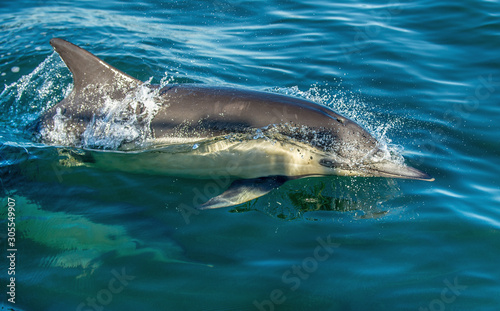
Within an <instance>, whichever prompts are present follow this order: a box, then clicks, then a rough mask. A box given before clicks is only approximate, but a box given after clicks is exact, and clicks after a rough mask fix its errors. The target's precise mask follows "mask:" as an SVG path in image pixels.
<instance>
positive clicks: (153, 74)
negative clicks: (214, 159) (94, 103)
mask: <svg viewBox="0 0 500 311" xmlns="http://www.w3.org/2000/svg"><path fill="white" fill-rule="evenodd" d="M499 12H500V3H498V2H497V1H479V0H470V1H459V2H456V1H438V2H436V1H413V2H403V1H377V2H370V3H363V2H359V1H347V2H344V3H331V2H329V1H282V0H281V1H225V0H219V1H165V2H160V1H155V0H150V1H141V2H132V1H93V0H89V1H83V0H76V1H45V2H41V1H28V0H20V1H15V2H14V1H12V2H5V1H4V2H1V3H0V29H1V31H0V43H1V44H0V83H1V84H2V85H3V87H2V93H1V95H0V110H1V115H0V181H1V183H0V185H1V187H0V189H1V197H2V203H1V208H2V209H1V210H0V214H1V215H2V221H1V225H0V237H1V238H2V239H1V241H2V245H1V246H0V254H1V256H0V257H1V258H2V259H1V260H0V284H1V286H2V288H4V290H3V292H2V293H0V301H1V302H2V304H3V305H2V310H11V309H13V310H498V308H499V306H500V269H499V267H498V258H500V243H499V241H500V178H499V177H498V176H499V175H500V168H499V165H498V159H499V156H500V147H499V144H498V133H499V130H500V126H499V119H498V116H499V115H500V106H499V102H500V58H499V53H498V52H499V51H500V13H499ZM53 37H61V38H65V39H67V40H69V41H71V42H73V43H75V44H78V45H80V46H82V47H84V48H86V49H88V50H90V51H91V52H93V53H94V54H96V55H98V56H99V57H101V58H102V59H104V60H105V61H107V62H109V63H110V64H112V65H114V66H116V67H118V68H119V69H121V70H123V71H125V72H127V73H128V74H130V75H132V76H134V77H136V78H138V79H141V80H143V81H147V80H151V83H160V82H163V83H166V81H167V82H170V83H194V82H195V83H204V84H209V85H227V86H234V87H244V88H249V89H254V90H265V91H273V92H279V93H285V94H290V95H292V96H299V97H303V98H308V99H311V100H314V101H316V102H319V103H321V104H324V105H327V106H329V107H331V108H333V109H335V110H336V111H338V112H340V113H342V114H344V115H346V116H349V117H351V118H352V119H354V120H356V121H357V122H359V123H360V124H362V125H363V126H365V128H367V129H368V130H369V131H370V132H372V133H373V134H374V135H375V136H376V137H378V138H380V139H382V140H384V141H385V142H386V143H388V144H389V145H390V146H391V148H392V149H393V150H397V151H398V152H399V153H400V154H402V155H403V156H404V157H405V158H406V161H407V163H408V164H410V165H412V166H415V167H417V168H419V169H421V170H423V171H426V172H428V173H429V174H431V175H432V176H433V177H435V178H436V180H435V181H434V182H432V183H428V182H419V181H407V180H392V179H376V178H356V177H352V178H351V177H328V178H314V179H302V180H297V181H293V182H290V183H287V184H286V185H284V186H283V187H281V188H279V189H278V190H275V191H273V192H271V193H270V194H268V195H266V196H264V197H262V198H260V199H257V200H254V201H251V202H249V203H246V204H242V205H240V206H236V207H232V208H225V209H219V210H209V211H195V210H193V209H192V208H191V207H192V206H194V204H196V203H199V201H203V200H206V199H207V198H209V197H211V196H213V195H216V194H218V193H220V192H222V191H223V188H224V187H225V186H226V185H225V184H224V183H223V182H221V181H219V180H205V181H203V180H193V179H182V178H175V177H164V176H151V175H138V174H126V173H120V172H112V171H102V170H97V169H93V168H91V167H86V166H75V165H61V162H62V161H64V160H65V159H66V157H65V155H64V154H62V153H61V152H62V151H61V150H58V149H56V148H54V147H50V146H44V145H40V144H35V143H33V142H31V140H30V136H29V135H28V134H27V133H26V131H25V127H26V126H27V125H29V124H30V123H31V122H32V121H33V120H35V119H36V118H37V117H38V116H39V115H40V114H41V112H42V111H43V110H44V109H47V108H48V107H50V106H52V105H55V104H56V103H57V102H58V101H59V100H61V99H62V98H63V97H64V95H65V94H67V92H68V91H69V90H70V89H71V85H72V79H71V75H70V73H69V71H68V70H67V69H66V67H65V66H64V64H63V63H62V61H61V60H60V59H59V57H58V56H57V54H54V52H53V50H52V48H51V46H50V45H49V40H50V39H51V38H53ZM66 164H67V163H66ZM9 198H10V199H9ZM9 202H10V205H11V206H12V207H14V208H15V214H16V219H15V223H16V244H15V247H16V249H17V251H16V252H15V257H16V261H15V278H16V279H15V293H16V295H15V304H12V303H11V302H9V301H8V299H9V298H11V296H10V295H8V294H7V291H8V290H9V288H10V287H8V285H9V283H10V277H11V275H9V274H8V272H9V271H12V270H9V267H11V266H12V265H11V264H10V258H8V257H7V256H9V255H10V254H11V252H10V251H7V249H9V248H10V247H9V246H8V244H7V242H8V240H7V238H8V229H7V228H8V223H9V216H8V206H9Z"/></svg>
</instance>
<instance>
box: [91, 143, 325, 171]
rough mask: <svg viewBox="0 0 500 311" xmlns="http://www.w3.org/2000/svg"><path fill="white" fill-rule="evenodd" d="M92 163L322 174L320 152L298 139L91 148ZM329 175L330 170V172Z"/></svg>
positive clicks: (106, 166)
mask: <svg viewBox="0 0 500 311" xmlns="http://www.w3.org/2000/svg"><path fill="white" fill-rule="evenodd" d="M91 155H92V161H91V162H92V163H91V165H92V166H95V167H99V168H102V169H106V170H119V171H126V172H132V173H141V174H143V173H145V174H159V175H172V176H184V177H192V178H200V179H205V178H214V177H217V176H228V177H233V178H257V177H263V176H274V175H284V176H303V175H325V174H328V172H327V170H329V168H326V167H324V166H321V165H320V164H319V160H320V158H321V153H320V152H319V151H317V150H315V149H311V148H310V147H309V146H307V145H305V144H301V143H297V142H286V141H271V140H265V139H255V140H246V141H231V140H227V139H222V140H214V141H210V142H206V143H200V144H194V145H191V144H190V145H178V146H167V147H164V148H159V149H153V150H147V151H141V152H111V151H92V152H91ZM330 174H331V172H330Z"/></svg>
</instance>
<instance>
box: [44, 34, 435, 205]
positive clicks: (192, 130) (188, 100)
mask: <svg viewBox="0 0 500 311" xmlns="http://www.w3.org/2000/svg"><path fill="white" fill-rule="evenodd" d="M50 43H51V45H52V46H53V47H54V49H55V50H56V51H57V53H59V55H60V56H61V58H62V59H63V61H64V62H65V63H66V65H67V66H68V68H69V69H70V71H71V72H72V74H73V80H74V88H73V90H72V92H71V94H69V95H68V96H67V97H66V98H65V99H64V100H62V101H61V102H60V103H59V104H57V105H55V106H54V107H52V108H50V109H49V110H47V111H46V112H45V113H44V114H43V115H42V116H41V118H40V119H39V120H38V123H37V125H36V131H35V137H36V139H37V140H39V141H42V142H45V143H49V144H54V145H62V146H73V147H79V148H83V149H86V150H90V151H89V152H91V154H92V155H91V157H92V162H93V163H92V165H95V166H99V167H103V168H106V169H118V170H125V171H132V172H147V173H155V174H167V175H179V176H189V177H195V178H214V177H217V176H226V177H230V178H232V179H236V181H235V182H234V183H233V184H232V186H231V187H230V188H229V189H228V190H227V191H226V192H225V193H223V194H221V195H219V196H218V197H216V198H213V199H211V200H210V201H209V202H207V203H206V204H204V206H203V207H205V208H215V207H223V206H229V205H234V204H238V203H242V202H245V201H248V200H250V199H253V198H255V197H258V196H261V195H264V194H265V193H267V192H269V191H270V190H272V189H274V188H276V187H278V186H280V185H281V184H283V183H284V182H286V181H287V180H290V179H295V178H302V177H308V176H325V175H350V176H379V177H391V178H405V179H417V180H427V181H432V180H433V178H432V177H430V176H429V175H427V174H426V173H424V172H422V171H419V170H417V169H415V168H412V167H409V166H406V165H404V164H403V163H399V162H398V161H394V160H390V156H389V155H388V152H387V151H386V150H385V149H384V148H383V146H382V145H381V144H380V143H379V142H378V141H377V140H376V139H375V138H374V137H373V136H372V135H370V133H368V132H367V131H366V130H364V129H363V128H362V127H361V126H359V125H358V124H356V123H355V122H353V121H351V120H350V119H348V118H346V117H344V116H341V115H339V114H337V113H335V112H333V111H332V110H331V109H329V108H327V107H325V106H322V105H319V104H316V103H313V102H310V101H307V100H304V99H299V98H295V97H289V96H285V95H280V94H275V93H267V92H258V91H252V90H242V89H236V88H227V87H209V86H203V85H196V84H175V85H166V86H165V87H163V88H159V87H155V86H151V85H147V84H144V83H142V82H141V81H139V80H136V79H134V78H132V77H131V76H129V75H127V74H125V73H123V72H121V71H120V70H118V69H116V68H114V67H112V66H111V65H109V64H107V63H105V62H104V61H102V60H100V59H99V58H97V57H95V56H94V55H92V54H91V53H89V52H87V51H86V50H84V49H81V48H79V47H77V46H76V45H73V44H71V43H69V42H67V41H65V40H62V39H57V38H55V39H52V40H51V41H50Z"/></svg>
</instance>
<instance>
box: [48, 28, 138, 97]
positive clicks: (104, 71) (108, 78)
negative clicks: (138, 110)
mask: <svg viewBox="0 0 500 311" xmlns="http://www.w3.org/2000/svg"><path fill="white" fill-rule="evenodd" d="M50 44H51V45H52V46H53V47H54V49H55V50H56V52H57V53H58V54H59V56H61V58H62V60H63V61H64V63H66V66H68V68H69V70H70V71H71V73H73V81H74V88H73V93H76V94H78V93H79V92H80V91H85V89H86V88H87V87H88V86H92V87H98V86H102V85H106V86H108V88H109V89H113V88H118V89H123V88H131V87H136V86H138V85H140V84H142V82H141V81H139V80H137V79H135V78H133V77H131V76H129V75H127V74H126V73H124V72H122V71H120V70H118V69H116V68H115V67H113V66H111V65H109V64H107V63H105V62H104V61H102V60H101V59H99V58H98V57H96V56H94V55H93V54H92V53H90V52H88V51H86V50H84V49H82V48H80V47H78V46H76V45H74V44H72V43H69V42H68V41H65V40H63V39H59V38H54V39H52V40H50Z"/></svg>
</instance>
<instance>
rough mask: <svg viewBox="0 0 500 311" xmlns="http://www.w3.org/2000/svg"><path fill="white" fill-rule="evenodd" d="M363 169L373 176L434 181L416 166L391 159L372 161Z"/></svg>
mask: <svg viewBox="0 0 500 311" xmlns="http://www.w3.org/2000/svg"><path fill="white" fill-rule="evenodd" d="M363 170H364V171H366V173H368V174H370V175H372V176H380V177H391V178H403V179H416V180H425V181H434V178H433V177H431V176H430V175H429V174H427V173H424V172H422V171H420V170H417V169H416V168H413V167H411V166H406V165H403V164H398V163H393V162H389V161H382V162H375V163H370V164H369V165H367V166H366V167H364V168H363Z"/></svg>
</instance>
